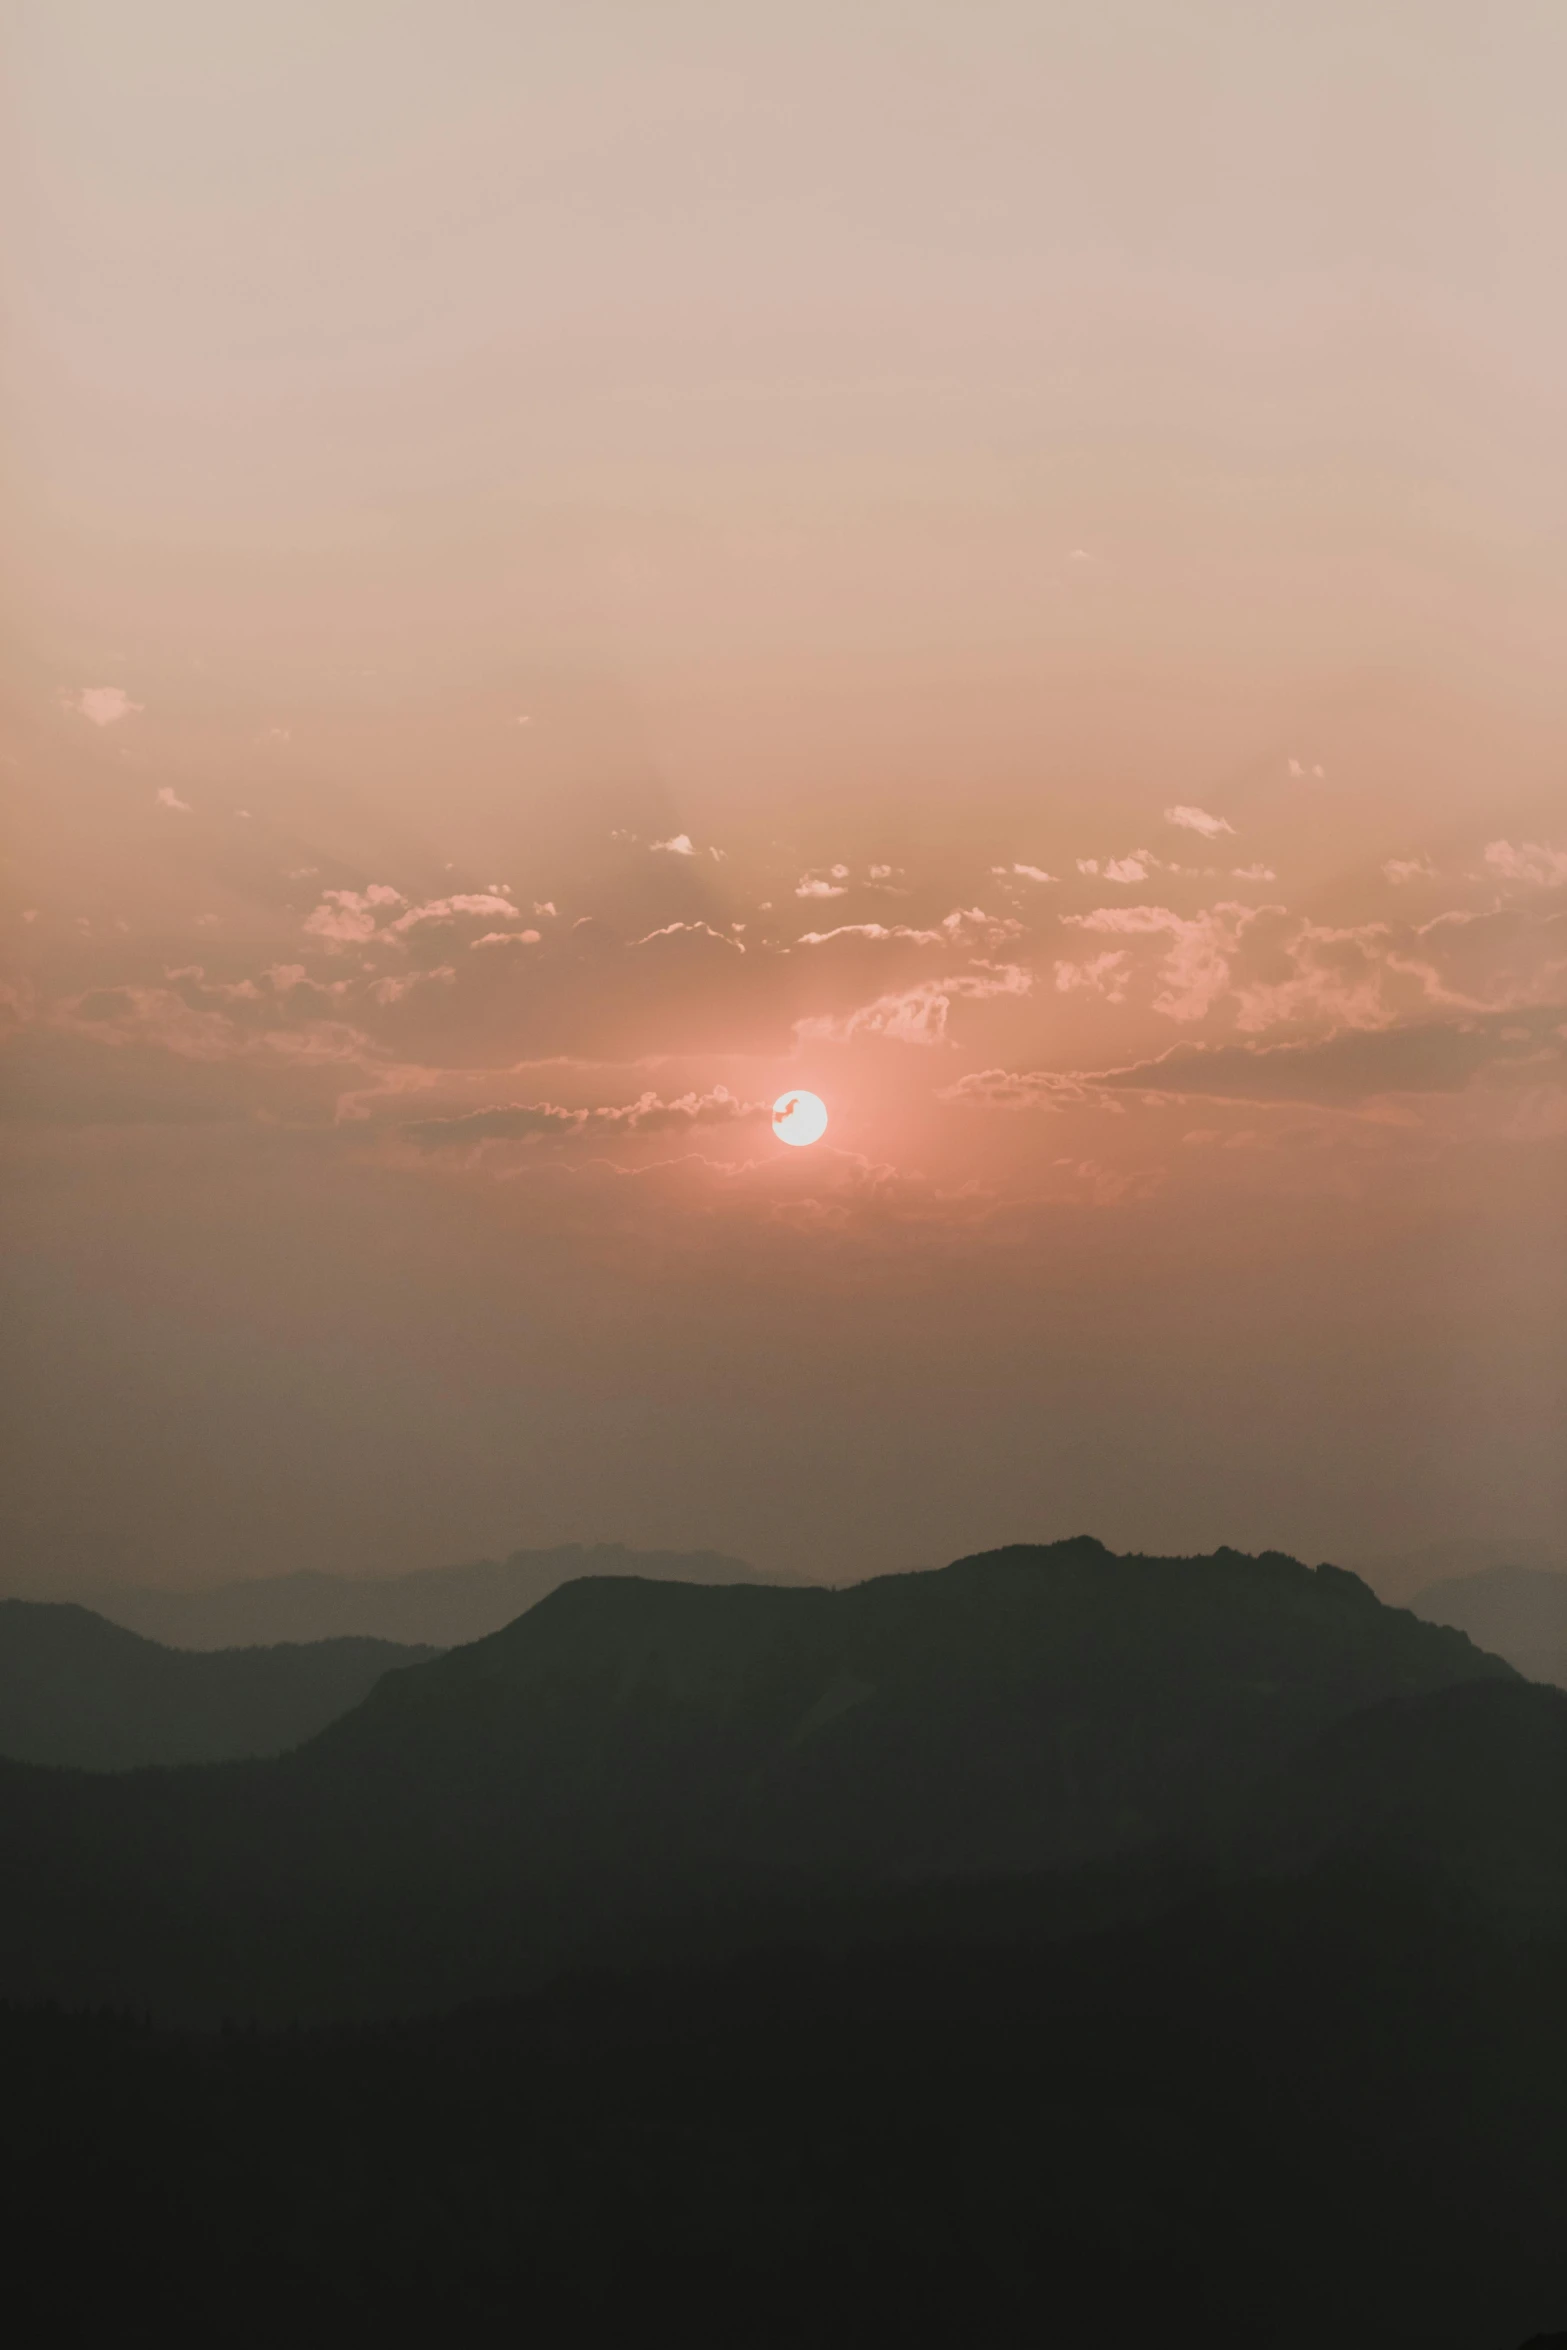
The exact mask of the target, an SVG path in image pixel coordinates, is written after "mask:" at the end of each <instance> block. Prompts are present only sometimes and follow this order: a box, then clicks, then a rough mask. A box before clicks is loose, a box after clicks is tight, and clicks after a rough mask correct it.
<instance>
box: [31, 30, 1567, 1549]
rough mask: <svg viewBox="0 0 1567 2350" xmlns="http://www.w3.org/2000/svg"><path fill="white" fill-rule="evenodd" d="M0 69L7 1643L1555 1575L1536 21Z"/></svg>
mask: <svg viewBox="0 0 1567 2350" xmlns="http://www.w3.org/2000/svg"><path fill="white" fill-rule="evenodd" d="M3 21H4V26H5V39H6V46H7V49H8V53H9V54H8V60H7V74H6V80H7V84H8V87H9V93H10V95H9V99H8V108H9V114H8V119H7V120H6V122H5V123H4V125H3V126H0V129H3V132H4V139H3V144H4V147H5V149H6V151H7V153H8V154H9V157H10V161H9V163H8V164H7V165H6V166H5V167H4V168H5V173H6V181H5V187H4V207H5V214H6V218H7V220H8V222H9V236H8V244H7V295H8V303H9V307H10V310H11V317H12V324H11V329H10V340H11V345H12V351H13V365H12V368H11V371H10V377H9V390H8V392H7V395H6V399H7V406H6V412H5V437H6V445H7V455H8V464H7V475H6V501H7V507H8V510H9V512H10V515H11V518H12V527H11V529H10V532H9V534H8V536H9V547H10V552H9V555H8V557H7V576H6V601H7V614H6V637H7V655H6V665H5V679H4V688H5V718H6V729H7V738H8V739H7V745H6V763H5V765H4V768H3V769H0V775H3V778H4V782H5V786H6V793H7V799H8V803H9V815H8V819H7V841H6V846H7V852H8V855H7V870H6V878H5V883H4V900H3V912H0V936H3V938H4V942H5V948H6V960H7V963H8V966H9V981H10V984H9V988H8V1000H9V1005H10V1019H11V1029H10V1034H9V1042H8V1046H7V1061H8V1065H7V1069H6V1073H5V1080H4V1083H5V1093H4V1107H5V1112H6V1123H5V1127H4V1137H5V1139H4V1163H5V1167H6V1180H7V1200H8V1206H7V1212H6V1234H7V1250H8V1254H7V1268H6V1279H7V1306H6V1328H7V1331H8V1333H9V1335H8V1338H7V1340H6V1342H5V1351H6V1364H5V1368H6V1374H7V1385H8V1413H9V1417H10V1422H11V1434H12V1442H11V1445H10V1447H9V1449H10V1451H11V1453H12V1456H13V1460H14V1461H15V1462H16V1463H17V1466H16V1467H15V1468H14V1469H13V1473H12V1482H11V1485H10V1491H9V1498H8V1500H7V1503H6V1515H7V1518H8V1520H9V1534H8V1549H9V1552H10V1557H11V1562H12V1564H11V1566H10V1568H9V1570H8V1572H9V1580H10V1581H11V1582H12V1583H13V1585H15V1586H16V1587H18V1588H22V1587H26V1588H39V1589H42V1588H56V1589H63V1588H65V1587H67V1586H69V1585H71V1584H90V1583H93V1582H97V1581H103V1580H107V1579H110V1578H113V1577H127V1578H134V1579H139V1580H169V1581H186V1580H197V1579H207V1578H216V1577H221V1576H228V1575H234V1574H241V1573H254V1572H258V1571H269V1570H273V1569H278V1570H282V1569H287V1568H292V1567H298V1566H313V1567H336V1568H342V1569H349V1570H354V1569H369V1568H373V1567H379V1568H381V1569H383V1570H394V1569H398V1568H402V1567H408V1566H415V1565H423V1564H431V1563H435V1562H437V1561H442V1560H447V1559H455V1558H459V1557H462V1556H464V1555H472V1554H473V1553H475V1552H479V1551H495V1550H498V1549H506V1548H510V1547H512V1546H513V1545H515V1544H517V1543H522V1542H548V1541H558V1540H563V1539H582V1540H592V1539H599V1538H602V1539H618V1540H624V1541H629V1542H634V1543H654V1544H680V1545H686V1544H697V1543H700V1544H705V1545H713V1546H717V1547H721V1548H725V1549H729V1550H733V1551H737V1552H739V1553H741V1554H742V1555H745V1556H748V1557H750V1558H752V1559H754V1560H756V1561H757V1562H758V1563H763V1564H768V1565H792V1566H796V1567H801V1568H804V1569H806V1570H808V1571H820V1572H826V1573H833V1574H844V1573H849V1572H853V1571H856V1570H859V1569H866V1568H879V1567H888V1566H896V1565H900V1564H911V1563H929V1562H934V1561H935V1560H938V1559H940V1558H942V1557H945V1556H948V1555H951V1554H953V1553H955V1552H958V1551H961V1550H965V1549H972V1548H977V1547H980V1546H982V1545H984V1544H987V1543H990V1542H993V1541H997V1540H1003V1539H1012V1538H1017V1537H1025V1536H1036V1535H1037V1536H1040V1537H1049V1536H1054V1535H1058V1534H1064V1533H1070V1532H1076V1531H1081V1530H1089V1531H1093V1532H1096V1533H1098V1534H1100V1535H1102V1536H1103V1537H1104V1538H1105V1539H1106V1540H1108V1541H1110V1542H1112V1543H1113V1544H1115V1545H1117V1546H1124V1545H1131V1544H1139V1545H1145V1546H1148V1547H1157V1548H1186V1547H1199V1546H1201V1547H1207V1546H1208V1545H1209V1544H1211V1543H1213V1542H1217V1541H1222V1540H1228V1541H1232V1542H1235V1543H1237V1544H1241V1545H1245V1546H1248V1547H1253V1546H1260V1545H1263V1544H1269V1543H1272V1544H1276V1545H1279V1546H1281V1547H1285V1548H1294V1549H1298V1550H1301V1551H1303V1552H1305V1553H1306V1554H1307V1555H1309V1556H1317V1555H1323V1554H1327V1555H1338V1556H1340V1557H1346V1556H1348V1557H1352V1556H1357V1555H1360V1556H1363V1555H1365V1554H1367V1553H1372V1552H1377V1551H1382V1550H1387V1549H1392V1548H1397V1547H1400V1546H1403V1545H1406V1544H1408V1545H1412V1544H1416V1543H1420V1542H1425V1541H1431V1540H1435V1539H1439V1538H1443V1537H1449V1536H1455V1535H1464V1534H1492V1533H1497V1534H1503V1535H1517V1536H1519V1537H1520V1538H1522V1537H1525V1536H1528V1537H1534V1538H1536V1539H1539V1538H1545V1539H1549V1540H1564V1541H1567V1466H1564V1464H1567V1444H1564V1443H1563V1440H1562V1438H1563V1427H1564V1425H1567V659H1564V647H1567V440H1564V436H1563V432H1562V424H1561V419H1562V415H1563V412H1564V401H1567V309H1564V306H1563V303H1562V301H1561V287H1562V285H1563V282H1564V278H1567V147H1564V144H1563V141H1562V137H1561V102H1562V92H1563V89H1564V88H1567V15H1564V13H1563V11H1562V9H1561V8H1560V6H1559V5H1557V4H1556V0H1541V4H1540V5H1526V4H1521V0H1499V4H1497V5H1493V6H1490V7H1488V8H1485V9H1480V8H1477V7H1475V6H1474V5H1473V4H1472V0H1462V4H1461V5H1446V4H1444V0H1410V4H1408V5H1392V4H1389V0H1298V4H1296V0H1290V4H1275V5H1269V4H1268V0H1235V4H1233V5H1228V4H1224V5H1221V4H1219V0H1081V4H1074V5H1062V4H1052V0H965V4H964V5H961V6H959V5H955V4H954V0H939V4H937V0H898V4H897V5H892V4H891V0H887V4H885V5H872V4H871V0H831V5H828V4H827V0H790V4H789V5H788V6H783V5H779V4H778V0H769V4H768V5H765V6H763V5H758V4H755V0H722V4H721V5H720V4H718V0H713V4H711V5H696V4H692V0H659V4H658V5H656V6H649V5H647V0H624V4H622V5H612V4H610V0H570V4H569V5H567V4H565V0H562V4H560V5H544V4H542V0H492V4H480V0H442V4H441V5H439V6H437V5H435V4H434V0H403V4H398V0H373V4H372V0H365V4H364V5H357V4H352V0H309V4H308V5H305V4H302V0H267V4H266V5H265V6H263V5H260V0H229V4H228V5H225V6H222V7H217V8H214V7H213V6H211V5H210V0H141V4H140V5H138V6H137V7H135V8H127V7H125V6H123V5H122V4H120V0H11V4H10V5H9V6H7V7H6V8H5V9H4V11H3ZM790 1085H807V1086H810V1087H812V1088H814V1090H816V1091H817V1092H819V1093H820V1094H821V1095H822V1096H823V1098H824V1099H825V1101H826V1102H827V1105H828V1108H829V1111H830V1114H831V1125H830V1128H829V1131H828V1134H827V1136H826V1139H825V1140H824V1141H823V1142H821V1143H820V1144H818V1145H817V1146H815V1148H813V1149H811V1150H806V1151H794V1152H791V1151H785V1150H783V1149H781V1148H780V1147H779V1146H778V1144H777V1143H776V1141H775V1140H774V1139H773V1136H772V1133H771V1131H770V1126H769V1123H768V1120H767V1118H766V1116H765V1115H764V1114H763V1113H764V1111H765V1106H766V1105H768V1104H770V1103H771V1101H772V1100H773V1098H774V1097H775V1096H776V1095H777V1094H778V1093H779V1092H781V1091H782V1090H783V1089H784V1088H785V1087H787V1086H790Z"/></svg>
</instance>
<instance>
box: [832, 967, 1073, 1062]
mask: <svg viewBox="0 0 1567 2350" xmlns="http://www.w3.org/2000/svg"><path fill="white" fill-rule="evenodd" d="M1033 984H1034V982H1033V974H1032V973H1031V972H1029V971H1025V970H1024V969H1022V967H1021V966H1020V965H1018V964H1016V963H1003V964H1000V965H997V966H994V967H992V968H989V969H986V970H982V971H960V972H955V973H953V974H952V975H951V976H950V977H948V978H945V979H927V980H923V981H922V982H921V983H920V985H919V986H918V987H911V988H905V989H904V990H903V991H902V993H901V994H896V995H883V996H878V997H877V998H876V1000H875V1002H874V1003H870V1004H862V1005H861V1006H860V1007H859V1009H858V1010H857V1011H854V1012H849V1013H846V1014H844V1015H843V1016H842V1017H841V1018H833V1017H830V1016H828V1017H822V1018H817V1019H809V1020H797V1021H796V1022H795V1030H794V1032H795V1036H796V1037H797V1039H798V1040H799V1041H800V1042H801V1043H807V1042H822V1043H831V1044H848V1043H851V1042H852V1041H853V1040H854V1039H855V1038H857V1037H869V1036H876V1037H885V1038H886V1039H887V1041H888V1042H889V1043H893V1044H917V1045H939V1044H942V1043H944V1042H945V1041H946V1034H947V1018H948V1014H949V1012H950V1011H951V1008H952V1005H953V1004H954V1003H955V1002H961V1001H980V1000H983V999H984V998H986V997H990V996H1008V995H1027V994H1028V993H1029V992H1030V990H1031V988H1032V987H1033Z"/></svg>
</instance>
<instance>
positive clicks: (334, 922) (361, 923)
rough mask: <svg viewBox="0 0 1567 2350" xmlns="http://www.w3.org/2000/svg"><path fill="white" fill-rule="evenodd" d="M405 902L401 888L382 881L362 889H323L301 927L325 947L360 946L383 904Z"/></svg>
mask: <svg viewBox="0 0 1567 2350" xmlns="http://www.w3.org/2000/svg"><path fill="white" fill-rule="evenodd" d="M406 903H407V900H406V899H405V898H404V896H403V893H402V891H401V890H400V889H393V888H392V887H391V885H390V883H388V882H384V881H372V882H371V884H370V886H369V888H368V889H365V890H355V889H328V890H323V892H322V893H321V903H320V904H319V905H318V906H316V907H315V908H314V909H313V910H312V911H311V912H310V913H309V914H307V915H306V916H305V929H306V930H307V931H308V932H309V934H310V936H311V937H312V938H320V939H325V941H326V942H327V944H328V945H329V946H358V945H362V944H363V942H364V941H365V940H366V939H370V938H374V936H375V934H376V926H377V924H378V922H379V920H380V917H381V915H382V913H383V912H384V910H385V909H386V908H387V907H389V906H401V905H405V904H406Z"/></svg>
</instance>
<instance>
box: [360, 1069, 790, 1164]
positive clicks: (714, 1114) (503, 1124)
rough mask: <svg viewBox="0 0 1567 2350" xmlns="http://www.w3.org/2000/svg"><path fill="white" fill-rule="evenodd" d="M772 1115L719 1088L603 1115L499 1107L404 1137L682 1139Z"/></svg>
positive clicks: (542, 1106)
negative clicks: (691, 1133)
mask: <svg viewBox="0 0 1567 2350" xmlns="http://www.w3.org/2000/svg"><path fill="white" fill-rule="evenodd" d="M768 1114H769V1112H768V1105H767V1104H766V1103H765V1102H744V1101H741V1100H739V1099H738V1097H737V1096H736V1095H734V1094H732V1093H731V1092H730V1091H729V1088H728V1087H727V1086H725V1085H715V1086H714V1087H713V1089H712V1091H711V1092H710V1093H696V1092H692V1093H684V1094H678V1095H676V1096H675V1097H674V1099H673V1100H670V1101H665V1100H662V1099H661V1098H660V1096H659V1095H658V1094H656V1093H653V1092H647V1093H643V1094H639V1095H638V1097H637V1099H636V1100H635V1101H634V1102H620V1103H614V1104H610V1105H607V1106H605V1107H603V1108H598V1109H567V1108H565V1107H564V1106H563V1105H562V1104H560V1103H558V1102H497V1103H491V1104H489V1105H488V1106H487V1107H485V1108H484V1109H479V1110H463V1111H459V1112H457V1113H456V1114H455V1115H454V1116H452V1117H449V1118H421V1119H419V1120H417V1121H415V1122H414V1123H412V1124H410V1125H409V1126H407V1127H405V1129H404V1132H405V1133H407V1134H408V1135H409V1136H410V1137H411V1138H412V1139H413V1140H414V1141H415V1142H418V1143H422V1144H423V1145H424V1146H425V1147H426V1148H427V1149H432V1148H444V1147H448V1146H450V1145H452V1144H454V1143H475V1142H491V1141H495V1142H524V1141H527V1140H529V1139H531V1138H532V1137H534V1136H539V1135H555V1136H557V1137H558V1138H559V1139H561V1140H563V1141H566V1140H578V1139H581V1138H583V1137H587V1138H590V1139H592V1138H595V1137H598V1138H603V1137H611V1136H615V1135H623V1134H669V1133H680V1132H689V1131H691V1130H692V1129H694V1128H697V1127H706V1126H735V1125H741V1124H747V1123H750V1122H752V1121H754V1120H757V1119H760V1118H763V1117H765V1116H767V1115H768Z"/></svg>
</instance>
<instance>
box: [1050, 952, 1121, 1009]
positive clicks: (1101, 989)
mask: <svg viewBox="0 0 1567 2350" xmlns="http://www.w3.org/2000/svg"><path fill="white" fill-rule="evenodd" d="M1131 968H1132V958H1131V956H1130V955H1129V954H1127V953H1126V951H1125V949H1124V948H1123V949H1122V950H1121V952H1120V953H1118V954H1117V953H1111V954H1104V955H1093V956H1090V958H1089V960H1088V961H1087V962H1086V963H1058V964H1057V965H1056V992H1057V993H1058V994H1059V995H1072V994H1075V993H1076V992H1077V991H1078V990H1080V989H1081V990H1083V991H1085V992H1086V993H1088V994H1090V995H1102V996H1104V997H1105V998H1106V999H1107V1001H1109V1002H1110V1003H1112V1004H1124V1003H1125V1001H1126V983H1127V980H1128V979H1129V977H1130V976H1131Z"/></svg>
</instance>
